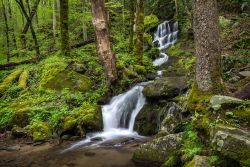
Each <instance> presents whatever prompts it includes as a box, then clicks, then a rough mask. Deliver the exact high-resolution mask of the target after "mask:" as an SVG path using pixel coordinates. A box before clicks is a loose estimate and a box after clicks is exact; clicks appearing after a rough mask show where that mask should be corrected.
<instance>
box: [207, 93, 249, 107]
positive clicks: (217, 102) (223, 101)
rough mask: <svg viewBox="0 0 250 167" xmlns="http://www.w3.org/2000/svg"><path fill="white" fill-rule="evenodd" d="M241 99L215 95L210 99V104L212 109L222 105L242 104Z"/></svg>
mask: <svg viewBox="0 0 250 167" xmlns="http://www.w3.org/2000/svg"><path fill="white" fill-rule="evenodd" d="M242 103H244V101H243V100H241V99H237V98H234V97H230V96H222V95H215V96H213V97H212V98H211V99H210V104H211V106H212V108H213V109H214V110H219V109H220V108H221V107H223V106H228V105H232V104H233V105H235V104H242Z"/></svg>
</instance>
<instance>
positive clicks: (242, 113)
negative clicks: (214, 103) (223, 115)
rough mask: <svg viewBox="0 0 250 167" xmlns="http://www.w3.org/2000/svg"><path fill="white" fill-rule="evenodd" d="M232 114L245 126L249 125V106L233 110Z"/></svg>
mask: <svg viewBox="0 0 250 167" xmlns="http://www.w3.org/2000/svg"><path fill="white" fill-rule="evenodd" d="M233 114H234V115H235V116H236V118H237V119H238V120H239V121H240V123H241V124H243V125H245V126H250V107H246V108H243V109H238V110H236V111H233Z"/></svg>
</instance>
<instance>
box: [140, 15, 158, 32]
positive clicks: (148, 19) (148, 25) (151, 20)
mask: <svg viewBox="0 0 250 167" xmlns="http://www.w3.org/2000/svg"><path fill="white" fill-rule="evenodd" d="M158 24H159V19H158V18H157V16H156V15H148V16H145V18H144V27H145V32H147V31H150V30H151V29H152V28H155V27H157V25H158Z"/></svg>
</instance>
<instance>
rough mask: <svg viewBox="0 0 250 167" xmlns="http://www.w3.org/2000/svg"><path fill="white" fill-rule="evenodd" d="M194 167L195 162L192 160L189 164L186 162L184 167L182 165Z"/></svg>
mask: <svg viewBox="0 0 250 167" xmlns="http://www.w3.org/2000/svg"><path fill="white" fill-rule="evenodd" d="M194 165H195V161H194V159H193V160H192V161H190V162H186V163H185V165H184V167H194Z"/></svg>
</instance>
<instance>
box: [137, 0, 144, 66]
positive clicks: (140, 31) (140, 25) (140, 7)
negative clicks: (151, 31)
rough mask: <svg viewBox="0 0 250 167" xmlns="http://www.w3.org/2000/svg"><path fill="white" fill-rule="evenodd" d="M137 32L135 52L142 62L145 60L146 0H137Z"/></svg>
mask: <svg viewBox="0 0 250 167" xmlns="http://www.w3.org/2000/svg"><path fill="white" fill-rule="evenodd" d="M135 32H136V46H135V54H136V57H137V60H138V62H139V63H140V64H142V60H143V45H144V40H143V35H144V0H137V3H136V21H135Z"/></svg>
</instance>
